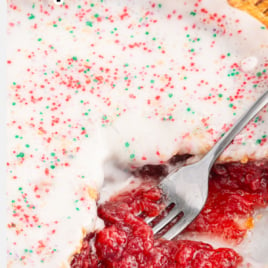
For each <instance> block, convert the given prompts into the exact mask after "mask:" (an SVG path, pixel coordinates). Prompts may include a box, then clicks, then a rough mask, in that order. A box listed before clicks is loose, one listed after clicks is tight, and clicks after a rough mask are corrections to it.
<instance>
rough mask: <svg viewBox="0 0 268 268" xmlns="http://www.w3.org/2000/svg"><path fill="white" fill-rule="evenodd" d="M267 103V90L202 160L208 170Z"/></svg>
mask: <svg viewBox="0 0 268 268" xmlns="http://www.w3.org/2000/svg"><path fill="white" fill-rule="evenodd" d="M267 103H268V90H267V91H266V92H265V93H264V94H263V95H262V96H261V97H260V98H259V99H258V100H257V101H256V102H255V103H254V104H253V105H252V106H251V107H250V108H249V110H248V111H247V112H246V113H245V114H244V115H243V116H241V117H240V119H239V120H238V121H237V122H236V123H235V124H234V125H233V126H232V127H231V128H230V129H229V130H228V131H227V132H226V133H225V135H224V136H223V137H222V138H221V139H220V140H219V141H218V142H217V143H216V145H215V146H213V148H212V149H211V150H210V151H209V152H208V153H207V154H206V155H205V157H204V158H203V159H202V160H204V161H205V162H207V163H208V165H209V169H210V168H211V167H212V165H213V163H214V162H215V160H216V159H217V158H218V157H219V156H220V154H221V153H222V151H223V150H224V149H225V148H226V146H227V145H228V144H229V143H230V142H231V141H232V140H233V139H234V138H235V136H236V135H237V134H238V133H239V132H240V131H241V130H242V129H243V128H244V127H245V126H246V125H247V124H248V122H249V121H250V120H251V119H252V118H253V117H254V115H256V114H257V113H258V112H259V111H260V110H261V109H262V108H263V107H264V106H265V105H266V104H267Z"/></svg>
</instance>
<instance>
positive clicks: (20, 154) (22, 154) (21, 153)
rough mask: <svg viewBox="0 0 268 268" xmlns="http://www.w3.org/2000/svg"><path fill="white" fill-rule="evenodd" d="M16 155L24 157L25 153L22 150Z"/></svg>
mask: <svg viewBox="0 0 268 268" xmlns="http://www.w3.org/2000/svg"><path fill="white" fill-rule="evenodd" d="M16 157H24V153H23V152H20V153H19V154H17V155H16Z"/></svg>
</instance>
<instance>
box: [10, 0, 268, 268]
mask: <svg viewBox="0 0 268 268" xmlns="http://www.w3.org/2000/svg"><path fill="white" fill-rule="evenodd" d="M66 2H67V1H66ZM92 2H93V1H92ZM79 3H80V4H81V6H82V7H83V4H84V3H83V1H80V2H79ZM94 4H95V5H94V8H93V7H91V6H90V5H88V6H87V7H86V8H85V10H86V9H93V10H94V12H91V13H90V12H88V13H87V12H86V11H83V10H82V9H78V8H77V5H78V4H77V3H76V2H75V3H74V1H73V2H72V1H70V3H68V5H69V8H64V7H61V8H60V7H57V6H54V8H51V7H48V4H47V3H46V2H45V1H43V2H42V1H39V2H36V4H35V7H34V8H33V7H32V3H31V2H30V1H20V3H15V1H14V2H13V1H9V14H8V16H9V27H8V43H9V48H8V60H9V61H10V62H11V63H10V64H9V67H8V72H9V74H8V83H9V95H10V96H9V100H8V101H9V104H10V106H9V124H8V125H9V127H8V136H9V143H8V151H9V152H8V172H9V180H8V189H7V190H8V202H9V208H8V213H9V219H8V220H9V221H8V224H9V228H8V247H9V252H8V254H9V255H8V257H9V261H10V267H22V266H23V265H25V266H27V267H49V268H50V267H60V266H61V265H65V266H66V267H68V266H69V264H68V261H69V258H70V256H71V255H72V253H73V252H74V251H76V250H77V249H78V248H79V246H80V242H81V239H82V237H83V230H86V231H87V232H89V231H92V230H94V228H95V226H96V206H95V200H94V199H95V196H94V191H96V190H99V189H100V187H101V185H102V183H103V177H104V176H103V172H104V167H103V164H104V163H105V161H113V162H115V163H117V165H118V166H121V167H130V166H141V165H144V164H147V163H156V164H157V163H161V161H166V160H168V159H169V158H170V157H171V156H172V155H173V154H175V153H180V154H184V153H191V154H194V155H202V154H204V153H205V152H206V151H207V150H208V149H209V148H210V147H211V146H213V144H214V143H215V141H216V140H217V139H218V137H219V136H220V135H221V134H222V133H223V132H224V131H226V129H227V128H228V127H229V126H230V124H232V123H233V122H234V121H235V120H236V119H237V118H238V116H239V115H240V114H241V113H243V112H244V111H245V110H246V109H247V107H248V106H249V105H250V104H251V103H252V102H253V101H254V100H255V99H256V98H257V97H258V96H259V95H260V94H261V93H262V92H263V91H264V90H267V86H268V84H267V75H266V74H265V73H262V71H263V70H264V69H265V68H267V65H266V66H265V64H267V62H268V60H267V56H266V55H268V34H267V30H264V29H262V28H261V24H260V23H258V22H257V21H255V20H254V19H252V18H250V17H249V16H248V15H246V14H244V13H242V12H240V11H237V10H234V9H232V8H230V7H229V6H228V5H227V3H225V1H223V0H214V1H208V0H206V1H202V3H201V4H199V6H198V7H194V4H195V1H187V2H186V1H185V2H183V1H172V0H166V1H165V2H163V6H162V7H161V8H160V7H158V4H157V3H156V6H155V7H152V2H150V1H139V2H137V1H130V0H129V1H127V2H126V1H104V2H103V3H101V1H98V2H94ZM40 5H42V6H43V10H48V14H45V13H44V12H43V13H41V11H40ZM14 6H16V9H14ZM125 6H127V12H126V11H124V7H125ZM219 6H220V7H221V8H220V9H219ZM202 8H206V9H207V11H206V12H207V13H206V12H203V13H202V12H201V11H200V10H201V9H202ZM105 9H107V10H108V11H105ZM195 9H197V10H198V11H197V15H195V12H194V10H195ZM174 10H176V13H173V11H174ZM147 11H148V12H149V13H146V12H147ZM191 12H194V13H192V14H191ZM215 12H216V13H217V17H215V18H214V19H211V17H210V16H212V14H214V13H215ZM125 13H128V15H124V16H123V19H122V18H120V16H119V14H121V15H122V14H125ZM31 14H33V15H34V18H31V19H29V17H31ZM77 14H78V15H77ZM96 14H99V15H96ZM169 14H170V16H171V18H170V19H167V16H168V15H169ZM180 15H182V19H180V17H179V16H180ZM225 15H226V18H225V17H224V16H225ZM98 18H100V19H101V20H99V21H98ZM107 18H108V19H107ZM59 19H60V20H59ZM218 20H220V21H218ZM35 24H36V26H35ZM53 24H54V25H57V26H55V27H53ZM222 25H223V26H222ZM74 27H75V28H74ZM185 27H188V30H186V28H185ZM70 31H72V32H70ZM240 31H241V32H240ZM188 35H189V36H188ZM214 35H215V36H214ZM256 36H258V38H255V37H256ZM38 40H39V41H38ZM194 40H195V42H193V41H194ZM214 42H215V43H214ZM150 50H151V52H150ZM229 53H230V54H229ZM191 64H192V65H191ZM100 68H104V70H102V69H100ZM105 69H107V70H105ZM108 69H109V70H108ZM80 70H81V71H80ZM257 72H260V75H259V77H258V76H256V73H257ZM265 77H266V78H265ZM89 80H90V81H89ZM102 81H105V83H104V82H102ZM14 83H15V84H14ZM244 83H245V84H244ZM256 84H258V86H257V87H256V88H255V87H254V85H256ZM80 85H81V86H80ZM83 87H84V88H85V91H83V90H82V89H83ZM126 88H127V89H128V90H126ZM238 89H241V90H240V92H238ZM31 91H32V92H31ZM16 94H17V95H16ZM32 96H33V97H32ZM228 98H229V99H228ZM230 98H231V99H232V98H233V100H230ZM12 103H14V105H12ZM85 113H87V114H88V115H85ZM267 121H268V112H267V108H266V109H265V110H264V111H262V112H261V113H260V115H259V120H257V119H256V122H255V123H251V124H250V125H249V126H248V127H247V128H246V129H245V130H244V131H243V132H242V133H241V134H240V135H238V137H237V138H236V140H235V141H234V143H233V144H232V145H231V146H230V147H229V148H228V149H227V150H226V151H225V152H224V154H223V155H222V157H221V159H222V160H223V161H227V160H228V161H229V160H243V161H245V159H247V158H248V157H249V158H253V159H260V158H266V157H268V142H267V141H266V139H265V135H267ZM102 125H104V126H102ZM86 135H88V137H87V136H86ZM260 143H261V145H260ZM26 145H29V146H26ZM20 187H21V188H22V189H20ZM36 187H38V188H36ZM34 189H36V190H34ZM89 192H90V195H89ZM26 195H27V196H26ZM37 195H40V198H39V197H38V196H37ZM81 198H82V199H81ZM12 200H13V201H12ZM77 200H78V201H77ZM81 200H82V201H81ZM32 206H34V208H32ZM78 209H79V210H78ZM14 211H16V212H15V213H14ZM24 215H29V218H28V222H27V216H26V217H25V216H24ZM35 216H36V217H38V219H37V218H35ZM54 249H55V250H56V251H54Z"/></svg>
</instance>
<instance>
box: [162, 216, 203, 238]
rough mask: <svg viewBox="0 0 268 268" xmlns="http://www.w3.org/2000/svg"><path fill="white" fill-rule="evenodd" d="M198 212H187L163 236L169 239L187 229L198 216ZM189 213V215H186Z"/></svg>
mask: <svg viewBox="0 0 268 268" xmlns="http://www.w3.org/2000/svg"><path fill="white" fill-rule="evenodd" d="M197 214H198V212H197V213H193V212H190V213H185V212H184V215H183V216H182V218H181V219H180V220H179V221H178V222H177V223H176V224H175V225H174V226H172V227H171V228H170V229H169V230H168V231H167V232H166V233H165V234H164V235H163V238H164V239H167V240H171V239H173V238H174V237H175V236H176V235H178V234H179V233H180V232H181V231H183V230H184V229H185V227H187V226H188V225H189V224H190V223H191V222H192V221H193V220H194V218H195V217H196V215H197ZM186 215H187V216H186Z"/></svg>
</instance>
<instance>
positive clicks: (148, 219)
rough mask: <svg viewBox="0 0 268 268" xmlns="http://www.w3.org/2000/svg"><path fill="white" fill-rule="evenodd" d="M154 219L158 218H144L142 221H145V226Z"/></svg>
mask: <svg viewBox="0 0 268 268" xmlns="http://www.w3.org/2000/svg"><path fill="white" fill-rule="evenodd" d="M156 217H158V216H155V217H146V218H145V219H144V221H145V222H146V223H147V224H149V223H151V222H152V221H153V220H154V219H155V218H156Z"/></svg>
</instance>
